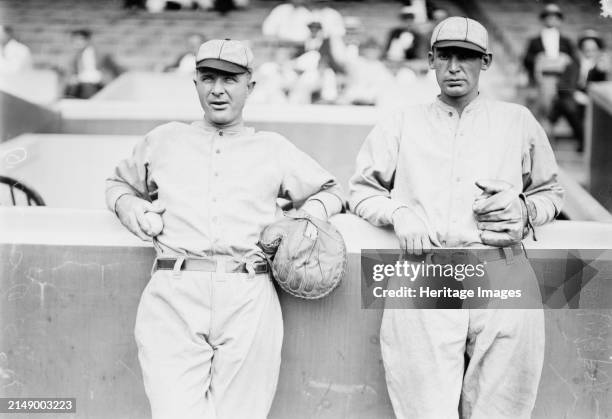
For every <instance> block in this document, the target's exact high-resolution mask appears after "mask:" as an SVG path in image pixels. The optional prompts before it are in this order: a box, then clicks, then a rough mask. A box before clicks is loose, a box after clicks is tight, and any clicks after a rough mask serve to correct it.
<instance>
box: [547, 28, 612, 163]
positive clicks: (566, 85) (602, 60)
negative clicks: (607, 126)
mask: <svg viewBox="0 0 612 419" xmlns="http://www.w3.org/2000/svg"><path fill="white" fill-rule="evenodd" d="M578 49H579V56H578V61H577V62H572V63H571V64H570V65H568V66H567V67H566V69H565V71H564V72H563V73H562V74H561V77H560V80H559V85H558V89H557V96H556V97H555V99H554V101H553V105H552V109H551V113H550V115H549V119H550V122H551V123H552V124H554V123H555V122H557V120H558V119H559V117H565V119H567V121H568V123H569V124H570V126H571V128H572V131H573V133H574V137H575V138H576V140H577V142H578V145H577V150H578V151H580V152H581V151H583V149H584V110H585V108H586V105H587V104H588V96H587V94H586V89H587V85H588V84H589V83H591V82H598V81H604V80H607V78H608V73H609V71H610V58H609V57H608V56H607V55H605V54H604V49H605V45H604V41H603V39H602V38H601V36H600V35H599V34H598V33H597V32H596V31H593V30H587V31H585V32H584V33H583V34H582V35H581V36H580V38H579V40H578Z"/></svg>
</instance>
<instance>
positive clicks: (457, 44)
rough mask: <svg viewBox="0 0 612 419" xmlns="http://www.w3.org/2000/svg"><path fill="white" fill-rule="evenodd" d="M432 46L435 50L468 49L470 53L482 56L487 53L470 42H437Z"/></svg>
mask: <svg viewBox="0 0 612 419" xmlns="http://www.w3.org/2000/svg"><path fill="white" fill-rule="evenodd" d="M433 46H434V47H435V48H449V47H455V48H463V49H469V50H471V51H477V52H481V53H483V54H486V53H487V50H485V49H484V48H482V47H480V46H478V45H476V44H472V43H471V42H467V41H438V42H436V43H435V44H433Z"/></svg>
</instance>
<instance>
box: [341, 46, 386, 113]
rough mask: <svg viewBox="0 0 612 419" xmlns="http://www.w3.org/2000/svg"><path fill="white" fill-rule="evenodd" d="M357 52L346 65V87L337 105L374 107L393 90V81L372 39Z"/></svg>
mask: <svg viewBox="0 0 612 419" xmlns="http://www.w3.org/2000/svg"><path fill="white" fill-rule="evenodd" d="M359 50H360V53H359V56H357V57H355V58H354V59H349V60H348V61H347V63H346V73H347V77H346V87H345V90H344V92H343V94H342V96H341V98H340V99H339V103H343V104H352V105H376V104H377V103H378V101H379V99H380V97H381V96H382V95H384V94H386V92H387V91H388V90H390V89H392V88H393V84H394V82H395V79H394V77H393V74H392V73H391V71H390V70H389V69H388V68H387V67H386V66H385V65H384V64H383V63H382V61H380V58H379V57H380V53H381V48H380V45H379V44H378V42H376V40H375V39H374V38H369V39H367V40H366V41H365V42H364V43H363V44H361V45H360V47H359Z"/></svg>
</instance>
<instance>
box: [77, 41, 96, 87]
mask: <svg viewBox="0 0 612 419" xmlns="http://www.w3.org/2000/svg"><path fill="white" fill-rule="evenodd" d="M76 68H77V74H76V76H77V79H78V80H79V82H80V83H94V84H95V83H100V82H101V81H102V73H101V72H100V70H99V69H98V62H97V58H96V51H95V49H94V47H93V46H91V45H90V46H88V47H86V48H85V49H84V50H83V51H82V52H81V53H79V54H78V55H77V61H76Z"/></svg>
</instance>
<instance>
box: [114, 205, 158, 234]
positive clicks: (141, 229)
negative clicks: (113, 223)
mask: <svg viewBox="0 0 612 419" xmlns="http://www.w3.org/2000/svg"><path fill="white" fill-rule="evenodd" d="M115 210H116V212H117V216H118V217H119V221H121V224H123V225H124V226H125V227H126V228H127V229H128V230H130V231H131V232H132V233H133V234H135V235H136V236H138V237H140V238H141V239H142V240H145V241H151V239H152V237H155V236H156V235H158V234H159V233H160V232H161V228H163V224H162V227H161V228H159V226H155V225H152V223H151V222H150V221H149V220H148V219H147V218H149V217H150V215H149V216H147V215H146V213H148V212H149V213H154V214H157V215H160V214H162V213H163V212H164V211H165V210H166V209H165V208H164V207H163V206H162V205H161V204H159V202H154V203H151V202H149V201H145V200H144V199H141V198H138V197H137V196H133V195H122V196H121V197H119V199H118V200H117V203H116V204H115Z"/></svg>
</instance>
